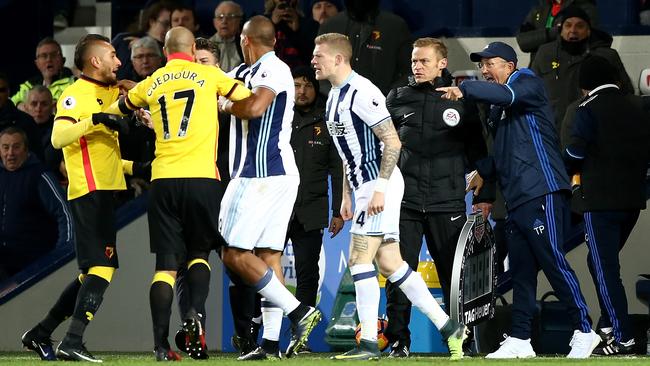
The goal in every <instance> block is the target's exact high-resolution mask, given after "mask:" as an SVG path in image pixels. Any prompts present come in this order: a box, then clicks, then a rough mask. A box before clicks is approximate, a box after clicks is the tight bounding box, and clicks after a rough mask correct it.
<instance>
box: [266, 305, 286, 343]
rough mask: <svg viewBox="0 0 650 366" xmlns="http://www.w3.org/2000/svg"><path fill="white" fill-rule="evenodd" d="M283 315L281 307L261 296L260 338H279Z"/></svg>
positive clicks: (273, 339) (275, 339) (272, 339)
mask: <svg viewBox="0 0 650 366" xmlns="http://www.w3.org/2000/svg"><path fill="white" fill-rule="evenodd" d="M283 315H284V314H282V309H280V308H279V307H277V306H275V305H274V304H273V303H272V302H270V301H267V300H266V298H262V324H264V332H263V333H262V338H264V339H266V340H269V341H279V340H280V329H281V328H282V316H283Z"/></svg>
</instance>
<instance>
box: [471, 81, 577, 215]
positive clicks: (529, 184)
mask: <svg viewBox="0 0 650 366" xmlns="http://www.w3.org/2000/svg"><path fill="white" fill-rule="evenodd" d="M460 90H461V91H462V92H463V95H464V96H465V97H466V98H468V99H470V100H476V101H482V102H486V103H489V104H491V105H492V106H491V111H490V117H489V118H488V125H489V126H488V127H489V128H490V130H491V133H492V134H493V135H494V145H493V155H492V156H490V157H488V158H486V159H483V160H480V161H478V162H477V169H478V172H479V174H480V175H481V176H482V177H483V178H485V179H488V180H491V179H494V178H497V179H498V181H499V186H500V187H501V190H502V192H503V196H504V197H505V200H506V206H507V208H508V210H512V209H514V208H515V207H517V206H519V205H521V204H523V203H525V202H528V201H530V200H532V199H534V198H537V197H540V196H543V195H545V194H547V193H551V192H557V191H560V190H568V189H569V178H568V175H567V173H566V169H565V167H564V163H563V161H562V156H561V154H560V147H559V146H560V145H559V138H558V136H557V132H556V131H555V127H554V124H553V111H552V110H551V107H550V105H549V102H548V96H547V95H546V89H545V88H544V83H543V81H542V79H540V78H539V77H537V76H535V74H534V73H533V72H532V71H531V70H529V69H526V68H524V69H521V70H515V72H514V73H512V75H510V77H509V78H508V80H507V82H506V84H497V83H494V82H486V81H465V82H464V83H462V84H461V85H460Z"/></svg>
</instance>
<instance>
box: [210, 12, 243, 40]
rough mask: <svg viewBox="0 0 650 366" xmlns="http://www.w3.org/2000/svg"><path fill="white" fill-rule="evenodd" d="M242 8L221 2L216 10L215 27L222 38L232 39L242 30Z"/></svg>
mask: <svg viewBox="0 0 650 366" xmlns="http://www.w3.org/2000/svg"><path fill="white" fill-rule="evenodd" d="M242 16H243V15H242V13H241V9H240V8H238V7H237V6H236V5H233V4H229V3H221V4H219V6H217V8H216V9H215V10H214V20H213V24H214V29H216V30H217V34H219V37H221V39H231V38H233V37H235V36H236V35H237V34H239V32H240V31H241V20H242Z"/></svg>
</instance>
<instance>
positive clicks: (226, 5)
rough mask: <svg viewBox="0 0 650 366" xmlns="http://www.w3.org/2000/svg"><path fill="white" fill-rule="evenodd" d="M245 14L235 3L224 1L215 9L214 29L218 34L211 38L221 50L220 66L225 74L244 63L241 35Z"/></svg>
mask: <svg viewBox="0 0 650 366" xmlns="http://www.w3.org/2000/svg"><path fill="white" fill-rule="evenodd" d="M243 18H244V12H243V11H242V8H241V6H239V4H237V3H236V2H234V1H229V0H226V1H222V2H220V3H219V5H217V7H216V8H215V9H214V20H213V24H214V29H216V30H217V32H216V33H215V34H214V35H213V36H212V37H210V40H211V41H212V42H214V43H215V44H216V46H217V49H218V50H219V55H220V57H219V66H220V67H221V69H222V70H223V71H224V72H229V71H230V70H232V69H234V68H235V66H238V65H239V64H241V63H242V60H243V59H244V57H243V56H242V52H241V46H240V45H239V34H240V33H241V26H242V24H243V23H242V20H243Z"/></svg>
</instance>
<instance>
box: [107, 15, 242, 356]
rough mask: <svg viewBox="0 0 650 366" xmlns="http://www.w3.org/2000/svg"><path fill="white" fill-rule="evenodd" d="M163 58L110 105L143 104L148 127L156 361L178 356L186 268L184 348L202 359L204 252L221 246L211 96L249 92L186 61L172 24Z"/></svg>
mask: <svg viewBox="0 0 650 366" xmlns="http://www.w3.org/2000/svg"><path fill="white" fill-rule="evenodd" d="M164 53H165V56H166V57H167V64H166V65H165V66H164V67H162V68H160V69H158V70H156V71H155V72H154V73H153V75H151V76H150V77H148V78H146V79H145V80H143V81H141V82H140V83H139V84H137V85H136V86H135V87H133V88H132V89H131V90H130V91H129V92H128V95H127V96H126V97H125V98H122V99H120V100H119V101H118V102H117V103H114V104H113V105H112V106H111V107H110V109H109V110H110V111H111V112H112V113H115V114H127V113H130V111H132V110H137V109H138V108H142V107H149V110H150V111H152V114H151V119H152V121H153V128H154V131H155V132H156V158H155V159H154V160H153V163H152V174H151V180H152V182H151V191H150V192H151V193H150V199H149V209H148V218H149V236H150V240H151V251H152V252H153V253H155V254H156V269H155V274H154V277H153V281H152V283H151V288H150V292H149V299H150V305H151V317H152V321H153V332H154V353H155V357H156V360H158V361H172V360H178V359H180V356H179V355H178V354H176V353H175V352H173V351H172V350H171V348H170V345H169V341H168V336H169V317H170V313H171V305H172V301H173V295H174V290H173V287H174V284H175V279H176V276H177V271H178V269H179V268H181V266H183V267H185V268H187V271H186V272H185V273H186V274H185V281H186V284H187V288H188V293H189V294H188V298H189V303H190V306H189V309H187V311H186V312H185V314H183V332H185V334H186V337H184V343H185V344H184V349H183V350H184V351H185V352H187V353H188V354H189V355H190V357H192V358H195V359H205V358H207V357H208V354H207V352H206V343H205V334H204V330H203V326H202V319H204V318H205V300H206V298H207V296H208V288H209V280H210V266H209V264H208V256H209V253H210V251H211V250H213V249H217V248H219V247H220V246H221V242H220V240H219V238H220V235H219V232H218V228H217V221H218V214H219V204H220V202H221V197H222V195H223V191H222V187H221V185H220V184H219V180H220V176H219V171H218V170H217V169H216V168H215V160H216V154H217V141H218V131H219V129H218V126H219V125H218V123H217V110H218V109H217V96H224V97H226V98H230V99H232V100H241V99H243V98H246V97H248V96H249V95H250V91H249V90H248V89H246V88H244V87H242V86H241V84H240V83H238V82H237V81H236V80H234V79H231V78H229V77H227V76H226V75H225V74H224V72H223V71H221V70H220V69H219V68H217V67H213V66H208V65H201V64H198V63H195V62H194V59H195V53H196V44H195V39H194V35H193V34H192V33H191V32H190V31H189V30H188V29H186V28H184V27H174V28H172V29H171V30H170V31H169V32H167V34H166V36H165V47H164Z"/></svg>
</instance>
